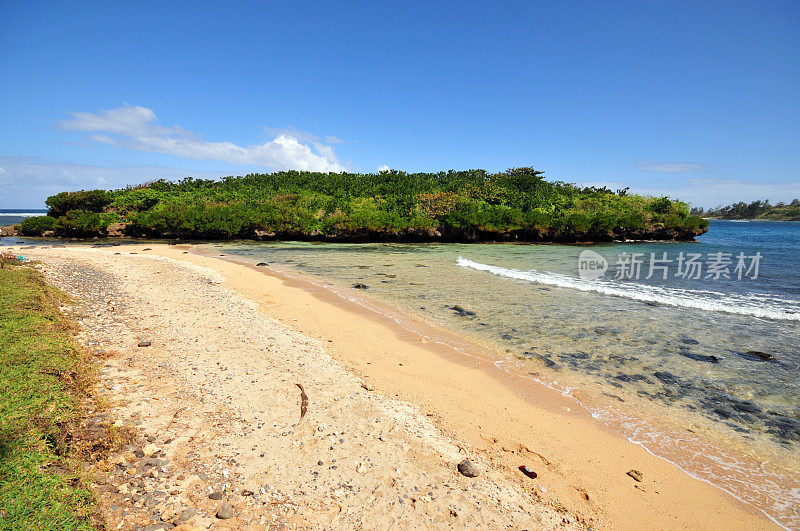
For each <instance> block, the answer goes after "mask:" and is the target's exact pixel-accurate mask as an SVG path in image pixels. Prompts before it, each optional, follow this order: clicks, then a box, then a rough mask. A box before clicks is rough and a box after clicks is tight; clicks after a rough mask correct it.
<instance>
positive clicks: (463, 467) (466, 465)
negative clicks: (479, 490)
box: [458, 459, 480, 478]
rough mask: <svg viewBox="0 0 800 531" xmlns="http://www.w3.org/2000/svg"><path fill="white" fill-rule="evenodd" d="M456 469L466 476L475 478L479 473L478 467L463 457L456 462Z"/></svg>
mask: <svg viewBox="0 0 800 531" xmlns="http://www.w3.org/2000/svg"><path fill="white" fill-rule="evenodd" d="M458 471H459V472H461V474H462V475H464V476H467V477H468V478H475V477H478V476H479V475H480V471H479V470H478V467H476V466H475V464H474V463H473V462H472V461H470V460H469V459H464V460H463V461H461V462H460V463H459V464H458Z"/></svg>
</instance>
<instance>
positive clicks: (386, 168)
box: [378, 164, 391, 173]
mask: <svg viewBox="0 0 800 531" xmlns="http://www.w3.org/2000/svg"><path fill="white" fill-rule="evenodd" d="M389 170H391V168H390V167H389V166H387V165H386V164H382V165H381V166H378V173H380V172H382V171H389Z"/></svg>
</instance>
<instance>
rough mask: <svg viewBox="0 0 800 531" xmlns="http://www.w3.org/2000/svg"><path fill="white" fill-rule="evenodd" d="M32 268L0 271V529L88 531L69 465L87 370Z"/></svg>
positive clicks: (87, 506)
mask: <svg viewBox="0 0 800 531" xmlns="http://www.w3.org/2000/svg"><path fill="white" fill-rule="evenodd" d="M62 298H63V295H62V294H61V293H59V292H58V291H57V290H55V289H54V288H52V287H50V286H48V285H47V284H45V282H44V280H43V278H42V276H41V274H40V273H38V272H37V271H35V270H33V269H31V268H29V267H23V266H18V265H17V266H13V265H8V264H6V265H5V267H4V268H3V269H0V528H2V529H92V528H93V526H92V524H91V521H90V518H91V513H92V512H93V508H92V495H91V493H90V492H89V491H88V490H87V489H85V488H84V487H83V485H82V482H81V480H80V477H79V476H78V474H77V469H78V467H77V466H76V464H75V463H74V462H73V461H74V457H73V456H74V453H75V452H73V451H72V447H73V446H74V441H73V439H74V434H75V429H76V427H77V426H78V421H79V417H80V410H81V402H82V400H83V398H84V397H85V396H86V394H87V391H88V389H89V385H90V381H91V375H90V365H89V364H88V363H87V362H86V361H87V360H85V359H83V355H82V352H81V349H80V348H79V347H78V345H77V343H76V342H75V341H74V340H73V339H72V338H71V335H70V333H69V328H68V325H67V323H66V322H65V321H64V319H63V318H62V317H61V315H60V314H59V312H58V310H57V304H58V301H59V300H60V299H62Z"/></svg>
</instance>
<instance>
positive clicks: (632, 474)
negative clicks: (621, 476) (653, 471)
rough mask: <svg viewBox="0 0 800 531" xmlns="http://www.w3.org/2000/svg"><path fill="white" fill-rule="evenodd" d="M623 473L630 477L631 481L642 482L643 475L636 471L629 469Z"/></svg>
mask: <svg viewBox="0 0 800 531" xmlns="http://www.w3.org/2000/svg"><path fill="white" fill-rule="evenodd" d="M625 473H626V474H627V475H629V476H630V477H632V478H633V479H635V480H636V481H642V478H644V475H643V474H642V473H641V472H639V471H638V470H634V469H631V470H628V471H627V472H625Z"/></svg>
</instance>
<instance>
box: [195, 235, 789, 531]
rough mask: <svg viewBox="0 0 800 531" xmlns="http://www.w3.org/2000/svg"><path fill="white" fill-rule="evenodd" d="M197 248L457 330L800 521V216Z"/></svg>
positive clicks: (711, 476) (633, 433) (734, 489)
mask: <svg viewBox="0 0 800 531" xmlns="http://www.w3.org/2000/svg"><path fill="white" fill-rule="evenodd" d="M207 250H208V251H213V252H222V253H224V254H226V255H228V256H231V257H237V258H239V259H244V260H246V261H249V262H253V263H257V262H267V263H268V264H269V265H270V266H271V267H274V268H277V269H279V270H282V271H284V272H286V273H288V274H297V275H302V276H304V277H306V278H312V279H316V281H318V282H319V283H320V284H321V285H324V286H326V287H328V288H329V289H331V290H334V291H337V292H340V293H341V294H342V295H343V296H346V297H347V298H349V299H351V300H356V301H358V300H360V299H363V302H364V304H365V305H369V299H371V298H376V299H379V300H381V301H384V302H386V303H389V304H390V305H393V306H394V307H397V308H399V309H402V310H403V312H405V313H407V312H412V313H413V314H414V315H415V317H418V318H419V319H421V320H423V321H425V322H429V323H433V324H435V325H437V326H438V327H443V328H445V329H449V330H454V331H456V332H458V333H459V334H461V335H463V336H467V337H469V338H470V339H472V340H473V341H477V342H479V343H480V344H482V345H486V346H487V347H488V349H489V350H490V351H491V352H492V353H493V356H495V358H496V361H495V365H497V366H499V367H502V368H504V370H507V371H509V372H510V373H512V374H515V375H518V376H520V377H521V378H531V379H535V380H536V381H539V382H541V383H543V384H545V385H547V386H549V387H552V388H554V389H557V390H559V391H561V392H562V393H564V394H566V395H569V396H573V397H574V398H575V400H576V401H577V402H579V403H580V404H581V405H582V406H583V407H585V408H586V409H588V410H589V411H590V412H591V413H592V414H593V415H594V416H595V417H597V418H598V419H599V420H601V421H603V422H605V423H606V424H608V425H609V426H611V427H613V428H614V429H617V430H619V431H620V432H621V433H622V434H623V435H625V436H626V437H627V438H628V439H630V440H631V441H633V442H636V443H638V444H642V445H643V446H645V447H646V448H647V449H648V450H649V451H651V452H653V453H655V454H656V455H659V456H661V457H664V458H666V459H669V460H671V461H673V462H674V463H675V464H676V465H678V466H679V467H681V468H682V469H684V470H685V471H686V472H688V473H689V474H690V475H692V476H694V477H697V478H699V479H703V480H705V481H709V482H712V483H714V484H716V485H718V486H719V487H720V488H722V489H724V490H726V491H728V492H729V493H731V494H733V495H734V496H736V497H738V498H740V499H742V500H744V501H747V502H750V503H753V504H754V505H756V506H757V507H759V508H760V509H762V510H763V511H764V512H765V513H767V514H768V515H769V516H770V517H771V518H773V520H775V521H776V522H777V523H779V524H781V525H783V526H784V527H787V528H800V271H798V267H800V223H795V222H766V221H765V222H759V221H749V222H734V221H712V222H711V226H710V229H709V231H708V233H707V234H705V235H703V236H702V237H700V238H698V241H697V242H693V243H663V242H629V243H613V244H600V245H543V244H536V245H528V244H524V245H523V244H330V243H285V242H276V243H255V242H235V243H225V244H219V243H217V244H208V245H207ZM586 251H592V252H593V253H586ZM582 253H583V256H582ZM594 253H596V254H594ZM587 254H588V255H589V256H587ZM580 258H584V263H583V266H581V264H580V263H579V259H580ZM604 262H605V263H606V264H607V267H606V269H605V272H604V274H603V275H602V276H598V277H597V278H592V277H594V276H597V274H598V273H599V272H600V271H601V270H602V269H603V263H604ZM356 284H363V285H364V286H366V287H367V289H354V288H353V286H354V285H356Z"/></svg>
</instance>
